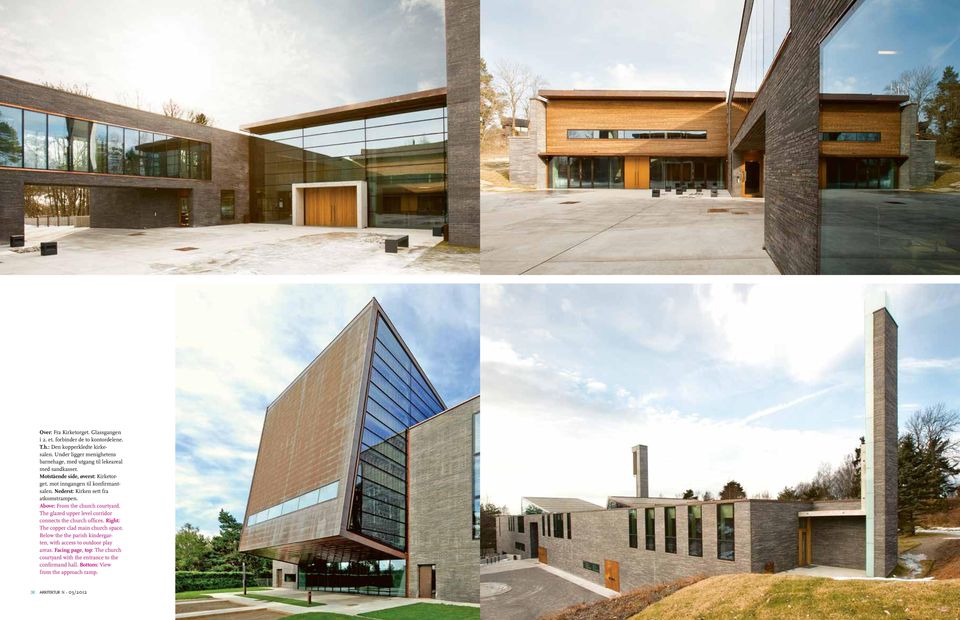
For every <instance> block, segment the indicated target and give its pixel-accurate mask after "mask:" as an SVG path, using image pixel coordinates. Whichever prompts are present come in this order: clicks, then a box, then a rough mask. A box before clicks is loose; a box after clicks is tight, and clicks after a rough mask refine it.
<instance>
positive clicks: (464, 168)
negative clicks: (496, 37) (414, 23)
mask: <svg viewBox="0 0 960 620" xmlns="http://www.w3.org/2000/svg"><path fill="white" fill-rule="evenodd" d="M446 36H447V115H448V119H447V120H448V127H447V210H448V222H449V229H450V242H451V243H454V244H456V245H465V246H472V247H479V246H480V118H479V110H480V0H446Z"/></svg>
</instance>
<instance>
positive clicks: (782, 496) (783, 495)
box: [777, 487, 800, 502]
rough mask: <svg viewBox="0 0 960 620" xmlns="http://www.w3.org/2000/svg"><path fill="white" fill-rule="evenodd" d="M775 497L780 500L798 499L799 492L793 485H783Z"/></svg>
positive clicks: (791, 500)
mask: <svg viewBox="0 0 960 620" xmlns="http://www.w3.org/2000/svg"><path fill="white" fill-rule="evenodd" d="M777 499H778V500H779V501H781V502H796V501H800V494H799V493H797V490H796V489H795V488H793V487H783V490H782V491H780V493H778V494H777Z"/></svg>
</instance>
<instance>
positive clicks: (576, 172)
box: [550, 156, 623, 189]
mask: <svg viewBox="0 0 960 620" xmlns="http://www.w3.org/2000/svg"><path fill="white" fill-rule="evenodd" d="M550 180H551V187H552V188H554V189H623V157H565V156H564V157H554V158H552V159H551V160H550Z"/></svg>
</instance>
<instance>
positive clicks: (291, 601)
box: [244, 588, 323, 607]
mask: <svg viewBox="0 0 960 620" xmlns="http://www.w3.org/2000/svg"><path fill="white" fill-rule="evenodd" d="M249 589H250V588H247V590H249ZM244 598H253V599H256V600H258V601H267V602H268V603H285V604H287V605H296V606H297V607H321V606H322V605H323V603H308V602H307V601H305V600H303V599H299V598H284V597H282V596H267V595H265V594H248V595H246V596H245V597H244Z"/></svg>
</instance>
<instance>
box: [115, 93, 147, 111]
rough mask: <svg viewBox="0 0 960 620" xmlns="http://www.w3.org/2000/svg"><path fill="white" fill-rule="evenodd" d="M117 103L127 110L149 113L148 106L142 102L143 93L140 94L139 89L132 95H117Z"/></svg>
mask: <svg viewBox="0 0 960 620" xmlns="http://www.w3.org/2000/svg"><path fill="white" fill-rule="evenodd" d="M117 101H118V102H119V103H120V105H125V106H127V107H128V108H136V109H138V110H144V111H146V112H149V111H150V106H149V104H147V102H146V101H145V100H144V98H143V93H141V92H140V89H139V88H138V89H135V90H134V91H133V92H132V93H117Z"/></svg>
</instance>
